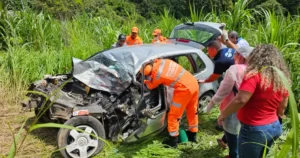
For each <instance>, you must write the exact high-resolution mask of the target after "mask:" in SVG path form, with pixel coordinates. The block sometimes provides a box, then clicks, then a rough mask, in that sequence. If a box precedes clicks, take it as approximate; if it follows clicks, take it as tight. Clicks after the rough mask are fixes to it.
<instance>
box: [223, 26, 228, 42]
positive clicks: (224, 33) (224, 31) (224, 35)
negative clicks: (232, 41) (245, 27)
mask: <svg viewBox="0 0 300 158" xmlns="http://www.w3.org/2000/svg"><path fill="white" fill-rule="evenodd" d="M222 38H223V39H224V40H225V41H228V32H227V31H226V30H225V29H224V30H223V31H222Z"/></svg>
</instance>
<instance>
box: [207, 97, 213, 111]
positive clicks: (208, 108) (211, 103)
mask: <svg viewBox="0 0 300 158" xmlns="http://www.w3.org/2000/svg"><path fill="white" fill-rule="evenodd" d="M213 107H214V102H213V101H212V100H210V102H209V103H208V105H207V107H206V113H208V114H209V113H210V110H211V109H212V108H213Z"/></svg>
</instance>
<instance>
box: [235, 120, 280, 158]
mask: <svg viewBox="0 0 300 158" xmlns="http://www.w3.org/2000/svg"><path fill="white" fill-rule="evenodd" d="M281 133H282V126H281V124H280V123H279V121H278V120H277V121H275V122H273V123H270V124H268V125H263V126H250V125H245V124H243V123H241V130H240V134H239V138H238V146H239V147H238V151H239V157H240V158H261V157H262V156H263V153H264V148H265V146H264V145H265V144H266V143H267V146H268V147H271V146H272V144H273V142H274V140H276V139H277V138H278V137H279V136H280V135H281ZM259 144H262V145H259ZM267 153H268V149H267Z"/></svg>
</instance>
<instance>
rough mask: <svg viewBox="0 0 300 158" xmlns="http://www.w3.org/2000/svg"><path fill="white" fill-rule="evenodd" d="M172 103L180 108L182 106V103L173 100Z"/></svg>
mask: <svg viewBox="0 0 300 158" xmlns="http://www.w3.org/2000/svg"><path fill="white" fill-rule="evenodd" d="M171 105H173V106H176V107H178V108H180V107H181V104H179V103H175V102H174V101H173V102H172V104H171Z"/></svg>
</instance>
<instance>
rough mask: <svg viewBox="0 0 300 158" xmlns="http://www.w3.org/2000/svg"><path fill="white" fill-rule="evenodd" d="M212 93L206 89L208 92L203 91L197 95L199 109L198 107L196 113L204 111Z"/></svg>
mask: <svg viewBox="0 0 300 158" xmlns="http://www.w3.org/2000/svg"><path fill="white" fill-rule="evenodd" d="M213 95H214V94H213V93H212V92H210V91H208V92H205V93H204V94H202V95H201V96H200V97H199V102H198V104H199V109H198V113H203V112H205V111H206V108H207V105H208V103H209V102H210V100H211V99H212V97H213Z"/></svg>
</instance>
